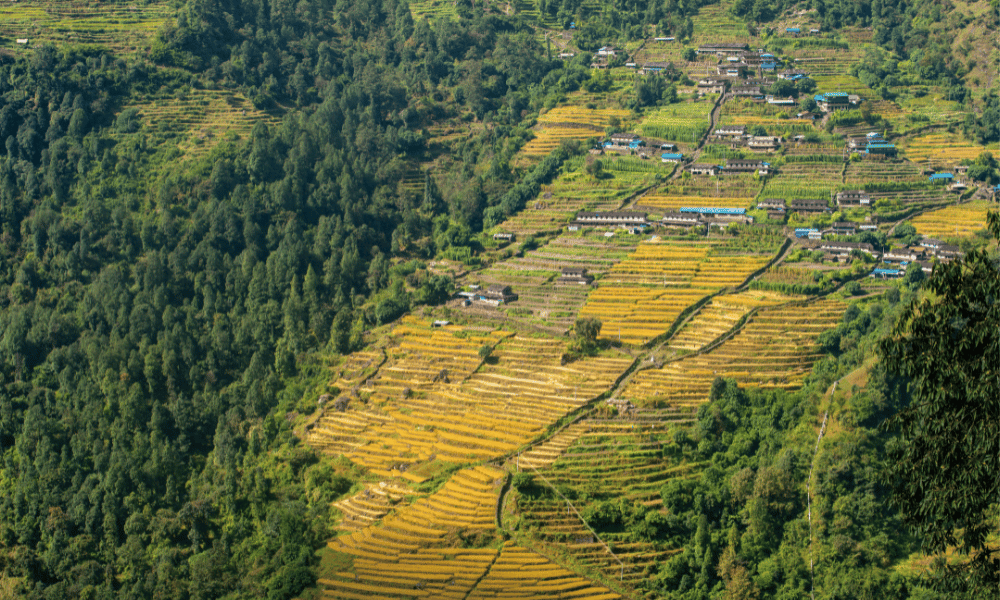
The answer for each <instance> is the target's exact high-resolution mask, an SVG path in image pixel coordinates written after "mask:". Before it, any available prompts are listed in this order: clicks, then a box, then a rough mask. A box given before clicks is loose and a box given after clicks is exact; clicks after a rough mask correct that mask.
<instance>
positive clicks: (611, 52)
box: [591, 46, 621, 57]
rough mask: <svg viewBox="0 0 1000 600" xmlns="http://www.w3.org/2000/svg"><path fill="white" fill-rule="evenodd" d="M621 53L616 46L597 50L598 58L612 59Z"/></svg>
mask: <svg viewBox="0 0 1000 600" xmlns="http://www.w3.org/2000/svg"><path fill="white" fill-rule="evenodd" d="M591 48H593V46H591ZM619 53H621V50H619V49H618V48H615V47H614V46H601V47H600V48H598V49H597V55H598V56H608V57H611V56H616V55H618V54H619Z"/></svg>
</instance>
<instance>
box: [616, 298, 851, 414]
mask: <svg viewBox="0 0 1000 600" xmlns="http://www.w3.org/2000/svg"><path fill="white" fill-rule="evenodd" d="M845 309H846V305H845V304H844V303H842V302H840V301H839V300H820V301H815V302H804V303H800V304H794V305H787V306H780V307H775V308H771V309H768V310H761V311H759V312H758V313H757V314H756V315H754V317H753V318H752V319H751V320H750V321H749V323H748V324H747V325H746V326H745V327H744V328H743V329H742V330H740V332H739V333H738V334H737V335H735V336H734V337H733V338H732V339H730V340H729V341H726V342H725V343H723V344H722V345H720V346H718V347H717V348H715V349H714V350H712V351H710V352H707V353H705V354H698V355H694V356H689V357H685V358H682V359H680V360H677V361H674V362H670V363H667V364H666V365H664V366H663V368H662V369H656V370H646V371H642V372H640V373H639V374H637V375H636V376H635V377H633V378H632V380H631V381H630V382H629V384H628V386H627V388H626V389H625V390H624V392H623V393H622V395H623V397H625V398H628V399H630V400H632V401H633V402H635V403H636V404H637V405H640V406H649V405H657V406H658V405H664V406H687V407H692V406H697V405H699V404H701V403H703V402H705V401H706V400H707V398H708V391H709V389H710V387H711V385H712V381H713V380H714V379H715V377H728V378H733V379H736V380H737V381H739V382H740V384H741V385H744V386H754V387H763V388H784V389H797V388H798V387H799V386H800V385H801V383H802V380H803V379H804V378H805V376H806V374H807V373H808V372H809V370H810V369H811V368H812V365H813V363H814V362H815V361H816V360H817V359H819V358H820V357H821V356H822V354H820V353H819V352H818V348H817V346H816V339H817V338H818V337H819V335H820V334H821V333H822V332H823V331H826V330H827V329H829V328H830V327H832V326H833V325H834V324H836V322H837V321H838V320H839V319H840V317H841V315H842V314H843V312H844V310H845Z"/></svg>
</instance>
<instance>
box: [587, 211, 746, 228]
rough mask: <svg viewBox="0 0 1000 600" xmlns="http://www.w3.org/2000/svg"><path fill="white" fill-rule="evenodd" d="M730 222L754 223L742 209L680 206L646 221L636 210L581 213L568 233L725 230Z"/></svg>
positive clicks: (646, 218)
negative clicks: (590, 229) (594, 229)
mask: <svg viewBox="0 0 1000 600" xmlns="http://www.w3.org/2000/svg"><path fill="white" fill-rule="evenodd" d="M732 223H747V224H750V223H753V217H751V216H749V215H747V214H746V209H745V208H719V207H712V206H706V207H683V208H680V209H679V210H678V211H677V212H670V213H666V214H665V215H663V218H662V219H660V220H659V221H652V220H650V219H649V216H648V213H646V212H643V211H638V210H616V211H605V212H580V213H577V215H576V219H575V220H574V221H573V222H571V223H570V224H569V230H570V231H579V230H580V229H581V228H583V227H613V228H623V229H625V230H626V231H628V232H629V233H633V234H635V233H642V232H644V231H645V230H647V229H649V228H651V227H682V228H691V227H700V226H705V227H727V226H728V225H730V224H732Z"/></svg>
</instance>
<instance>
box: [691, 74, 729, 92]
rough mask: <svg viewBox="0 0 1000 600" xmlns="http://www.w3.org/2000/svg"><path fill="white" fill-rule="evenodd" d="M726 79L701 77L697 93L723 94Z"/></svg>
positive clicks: (726, 82)
mask: <svg viewBox="0 0 1000 600" xmlns="http://www.w3.org/2000/svg"><path fill="white" fill-rule="evenodd" d="M727 84H728V80H726V79H715V78H709V79H702V80H701V81H699V82H698V86H697V87H698V93H699V94H703V95H704V94H724V93H726V85H727Z"/></svg>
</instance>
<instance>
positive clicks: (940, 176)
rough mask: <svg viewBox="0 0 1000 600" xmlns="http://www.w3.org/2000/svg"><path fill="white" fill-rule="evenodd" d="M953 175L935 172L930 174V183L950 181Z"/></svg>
mask: <svg viewBox="0 0 1000 600" xmlns="http://www.w3.org/2000/svg"><path fill="white" fill-rule="evenodd" d="M954 179H955V176H954V175H952V174H951V173H935V174H933V175H931V176H930V181H931V183H951V182H952V181H953V180H954Z"/></svg>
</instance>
